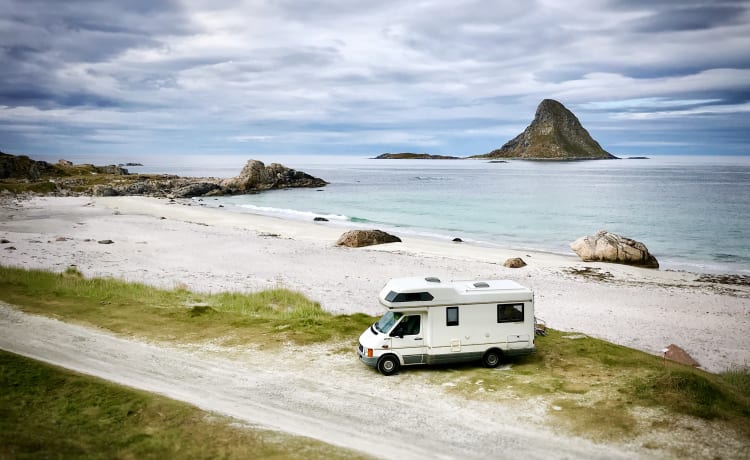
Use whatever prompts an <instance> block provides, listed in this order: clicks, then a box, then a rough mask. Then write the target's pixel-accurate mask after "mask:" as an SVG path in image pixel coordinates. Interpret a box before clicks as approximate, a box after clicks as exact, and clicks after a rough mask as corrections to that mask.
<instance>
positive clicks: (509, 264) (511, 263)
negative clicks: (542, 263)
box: [503, 257, 526, 268]
mask: <svg viewBox="0 0 750 460" xmlns="http://www.w3.org/2000/svg"><path fill="white" fill-rule="evenodd" d="M525 266H526V262H525V261H524V260H523V259H522V258H520V257H511V258H510V259H507V260H506V261H505V263H504V264H503V267H506V268H522V267H525Z"/></svg>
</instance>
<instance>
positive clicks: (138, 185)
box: [0, 152, 328, 198]
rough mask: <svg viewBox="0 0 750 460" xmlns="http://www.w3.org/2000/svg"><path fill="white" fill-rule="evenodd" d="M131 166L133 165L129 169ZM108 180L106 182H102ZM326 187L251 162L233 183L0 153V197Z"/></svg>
mask: <svg viewBox="0 0 750 460" xmlns="http://www.w3.org/2000/svg"><path fill="white" fill-rule="evenodd" d="M128 164H135V163H128ZM102 176H106V177H102ZM327 184H328V182H326V181H324V180H323V179H319V178H317V177H313V176H311V175H309V174H305V173H304V172H302V171H296V170H294V169H291V168H287V167H286V166H283V165H280V164H278V163H272V164H270V165H268V166H266V165H265V164H263V162H261V161H257V160H249V161H248V162H247V164H246V165H245V167H244V168H242V171H241V172H240V174H239V175H238V176H237V177H233V178H230V179H218V178H215V177H179V176H174V175H168V174H163V175H153V174H129V172H128V170H127V169H125V168H122V167H121V166H119V165H107V166H95V165H92V164H81V165H74V164H73V163H71V162H70V161H68V160H60V161H58V162H57V163H56V164H50V163H47V162H46V161H35V160H32V159H30V158H29V157H27V156H17V155H9V154H6V153H2V152H0V192H5V193H11V194H14V193H19V192H18V190H21V193H39V194H44V195H55V196H71V195H74V196H75V195H94V196H124V195H145V196H154V197H170V198H191V197H196V196H217V195H234V194H245V193H257V192H262V191H264V190H270V189H279V188H291V187H323V186H325V185H327Z"/></svg>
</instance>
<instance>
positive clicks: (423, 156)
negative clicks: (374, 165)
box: [374, 152, 461, 160]
mask: <svg viewBox="0 0 750 460" xmlns="http://www.w3.org/2000/svg"><path fill="white" fill-rule="evenodd" d="M374 159H375V160H460V159H461V158H459V157H452V156H450V155H432V154H429V153H411V152H402V153H384V154H382V155H378V156H376V157H375V158H374Z"/></svg>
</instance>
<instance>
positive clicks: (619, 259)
mask: <svg viewBox="0 0 750 460" xmlns="http://www.w3.org/2000/svg"><path fill="white" fill-rule="evenodd" d="M570 248H571V249H573V251H575V253H576V254H578V256H579V257H580V258H581V259H582V260H583V261H584V262H613V263H618V264H627V265H638V266H642V267H646V268H659V262H658V261H657V260H656V257H654V256H653V255H651V253H649V252H648V248H646V245H645V244H643V243H641V242H640V241H635V240H631V239H630V238H625V237H623V236H620V235H616V234H614V233H610V232H608V231H606V230H601V231H599V232H598V233H597V234H596V235H590V236H583V237H581V238H578V239H577V240H575V241H574V242H573V243H571V245H570Z"/></svg>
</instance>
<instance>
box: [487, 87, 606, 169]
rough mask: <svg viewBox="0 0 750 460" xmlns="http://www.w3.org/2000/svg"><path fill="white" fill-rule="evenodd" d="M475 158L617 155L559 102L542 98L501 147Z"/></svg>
mask: <svg viewBox="0 0 750 460" xmlns="http://www.w3.org/2000/svg"><path fill="white" fill-rule="evenodd" d="M475 158H519V159H525V160H600V159H614V158H617V157H615V156H614V155H612V154H610V153H609V152H607V151H606V150H604V149H603V148H602V147H601V146H600V145H599V143H598V142H596V141H595V140H594V139H593V138H592V137H591V135H590V134H589V132H588V131H586V129H585V128H584V127H583V126H582V125H581V122H580V121H578V118H576V116H575V115H573V112H571V111H570V110H568V109H567V108H565V106H564V105H562V104H561V103H559V102H557V101H555V100H552V99H545V100H543V101H542V102H541V103H540V104H539V106H538V107H537V109H536V115H535V116H534V120H533V121H532V122H531V124H530V125H529V126H528V127H527V128H526V129H525V130H524V131H523V132H522V133H521V134H519V135H518V136H516V137H515V138H513V139H512V140H510V141H508V142H506V143H505V145H503V146H502V147H501V148H499V149H497V150H493V151H492V152H490V153H488V154H485V155H479V156H478V157H475Z"/></svg>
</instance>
